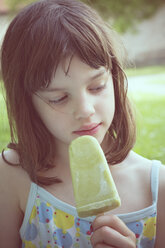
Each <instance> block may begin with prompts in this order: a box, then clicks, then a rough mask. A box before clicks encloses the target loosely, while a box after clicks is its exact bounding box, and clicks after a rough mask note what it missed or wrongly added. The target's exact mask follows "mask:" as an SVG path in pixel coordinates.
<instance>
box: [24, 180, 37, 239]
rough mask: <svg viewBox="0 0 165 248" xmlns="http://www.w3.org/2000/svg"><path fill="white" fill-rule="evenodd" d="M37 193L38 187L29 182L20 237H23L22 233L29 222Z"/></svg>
mask: <svg viewBox="0 0 165 248" xmlns="http://www.w3.org/2000/svg"><path fill="white" fill-rule="evenodd" d="M37 191H38V185H37V184H35V183H33V182H31V186H30V192H29V196H28V200H27V205H26V210H25V214H24V219H23V223H22V226H21V228H20V235H21V237H22V236H23V235H24V232H25V229H26V226H27V223H28V221H29V218H30V215H31V212H32V209H33V206H34V204H35V200H36V197H37Z"/></svg>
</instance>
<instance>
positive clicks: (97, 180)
mask: <svg viewBox="0 0 165 248" xmlns="http://www.w3.org/2000/svg"><path fill="white" fill-rule="evenodd" d="M69 157H70V169H71V175H72V183H73V190H74V197H75V202H76V209H77V213H78V215H79V217H88V216H93V215H97V214H100V213H103V212H105V211H109V210H112V209H114V208H116V207H119V206H120V197H119V195H118V192H117V189H116V186H115V183H114V181H113V178H112V175H111V172H110V170H109V166H108V164H107V161H106V158H105V155H104V152H103V150H102V148H101V146H100V144H99V143H98V141H97V139H95V138H94V137H93V136H88V135H84V136H80V137H78V138H76V139H75V140H73V141H72V142H71V144H70V147H69Z"/></svg>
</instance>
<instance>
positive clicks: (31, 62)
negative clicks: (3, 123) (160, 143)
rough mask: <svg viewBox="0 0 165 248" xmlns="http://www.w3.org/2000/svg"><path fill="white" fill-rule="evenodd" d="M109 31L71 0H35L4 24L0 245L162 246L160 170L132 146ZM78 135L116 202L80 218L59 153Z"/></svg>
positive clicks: (163, 185)
mask: <svg viewBox="0 0 165 248" xmlns="http://www.w3.org/2000/svg"><path fill="white" fill-rule="evenodd" d="M114 37H115V36H114V33H113V31H112V30H111V29H109V28H108V27H107V26H106V24H105V23H104V22H103V21H102V20H101V19H100V17H99V16H98V15H97V13H95V11H94V10H92V9H91V8H90V7H88V6H87V5H85V4H83V3H81V2H79V1H76V0H41V1H39V2H36V3H34V4H32V5H30V6H28V7H26V8H25V9H23V10H22V11H21V12H20V13H19V14H18V15H17V16H16V17H15V18H14V20H13V21H12V22H11V24H10V26H9V28H8V30H7V32H6V35H5V38H4V41H3V45H2V52H1V66H2V76H3V81H4V86H5V90H6V103H7V110H8V117H9V123H10V128H11V143H10V144H9V146H8V148H9V149H8V151H3V152H2V155H1V159H0V202H1V204H0V246H1V247H5V248H11V247H12V248H18V247H24V248H29V247H30V248H38V247H42V248H55V247H67V248H69V247H82V248H84V247H95V248H99V247H101V248H107V247H116V248H133V247H141V248H142V247H155V248H162V247H164V231H163V228H164V225H165V214H164V206H165V198H164V197H163V196H164V190H165V182H164V177H165V168H164V167H163V166H162V165H161V163H160V162H158V161H150V160H148V159H145V158H143V157H141V156H139V155H137V154H135V153H134V152H133V151H131V150H132V148H133V146H134V143H135V124H134V119H133V115H132V112H131V108H130V104H129V101H128V98H127V85H126V78H125V74H124V72H123V70H122V65H121V62H122V61H121V56H120V54H121V53H120V51H119V50H118V48H117V46H116V44H117V41H116V40H115V39H114ZM80 135H92V136H94V137H95V138H97V140H98V141H99V143H100V144H101V146H102V148H103V151H104V153H105V155H106V158H107V161H108V163H109V166H110V169H111V172H112V175H113V178H114V180H115V183H116V186H117V188H118V192H119V195H120V197H121V201H122V204H121V207H119V208H118V209H115V210H113V211H111V212H107V213H105V214H104V215H99V216H97V217H94V216H93V217H90V218H84V219H83V218H79V217H78V216H77V213H76V209H75V203H74V196H73V190H72V181H71V175H70V169H69V159H68V146H69V144H70V142H71V141H72V140H73V139H75V138H76V137H78V136H80ZM159 171H160V173H159ZM158 192H159V197H158Z"/></svg>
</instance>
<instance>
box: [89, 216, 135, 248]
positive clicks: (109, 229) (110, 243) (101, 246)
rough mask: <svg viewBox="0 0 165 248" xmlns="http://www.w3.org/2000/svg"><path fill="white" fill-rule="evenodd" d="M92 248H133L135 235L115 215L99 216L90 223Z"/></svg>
mask: <svg viewBox="0 0 165 248" xmlns="http://www.w3.org/2000/svg"><path fill="white" fill-rule="evenodd" d="M92 228H93V234H92V236H91V244H92V246H93V248H135V247H136V237H135V234H134V233H133V232H132V231H131V230H130V229H129V228H128V227H127V226H126V225H125V224H124V222H123V221H122V220H120V219H119V218H118V217H117V216H115V215H99V216H97V217H96V219H95V220H94V222H93V223H92Z"/></svg>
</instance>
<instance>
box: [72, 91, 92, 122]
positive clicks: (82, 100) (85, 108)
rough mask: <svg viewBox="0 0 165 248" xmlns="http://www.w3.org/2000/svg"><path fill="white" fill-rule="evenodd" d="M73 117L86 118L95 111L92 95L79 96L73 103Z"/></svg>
mask: <svg viewBox="0 0 165 248" xmlns="http://www.w3.org/2000/svg"><path fill="white" fill-rule="evenodd" d="M74 105H75V106H74V111H73V112H74V117H75V118H76V119H82V118H88V117H90V116H92V115H93V114H94V113H95V107H94V102H93V99H92V97H89V96H85V95H84V96H79V97H77V100H76V101H75V103H74Z"/></svg>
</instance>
